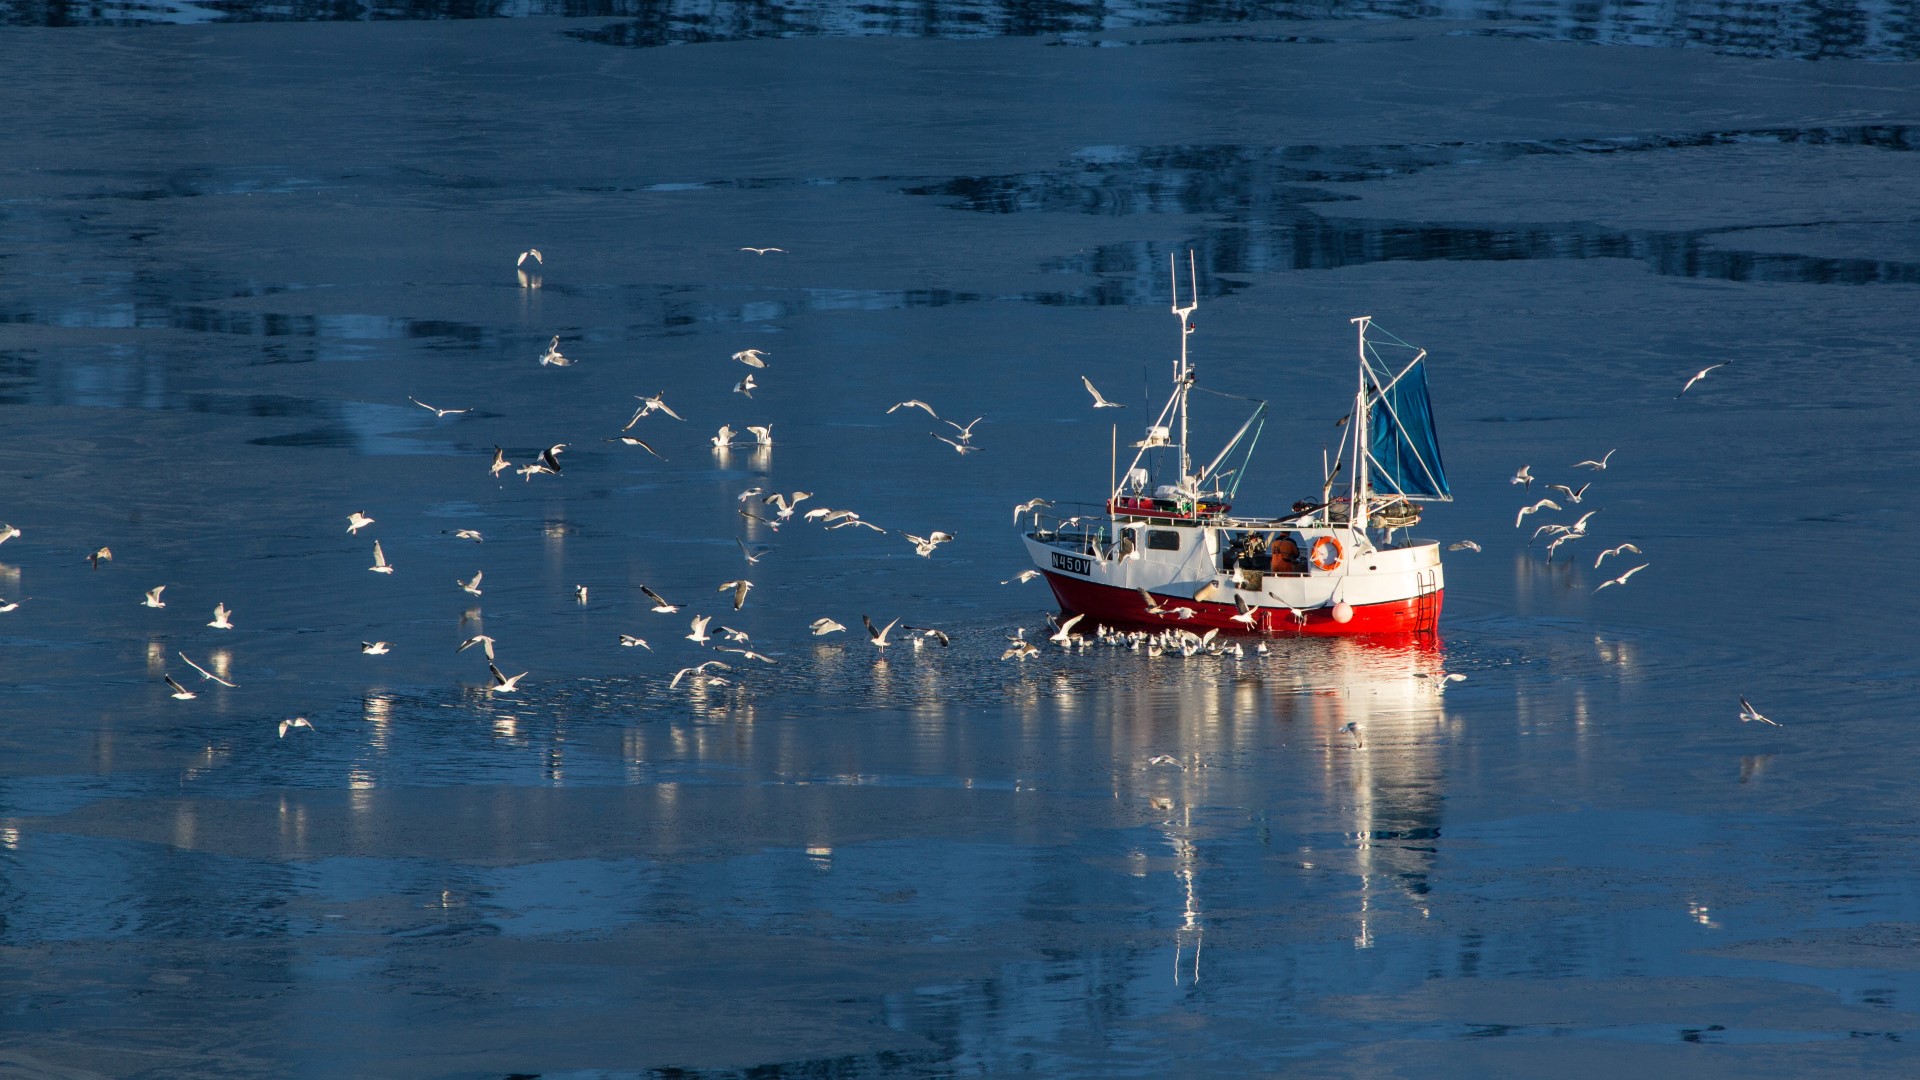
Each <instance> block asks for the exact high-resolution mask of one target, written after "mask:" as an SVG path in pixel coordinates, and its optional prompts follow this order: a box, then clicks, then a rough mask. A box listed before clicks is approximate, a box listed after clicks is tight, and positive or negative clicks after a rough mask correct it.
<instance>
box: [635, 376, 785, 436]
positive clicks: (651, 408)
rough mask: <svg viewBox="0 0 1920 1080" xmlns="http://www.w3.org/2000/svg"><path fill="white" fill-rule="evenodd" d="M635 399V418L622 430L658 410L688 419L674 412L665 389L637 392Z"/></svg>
mask: <svg viewBox="0 0 1920 1080" xmlns="http://www.w3.org/2000/svg"><path fill="white" fill-rule="evenodd" d="M748 378H752V376H751V375H749V376H748ZM633 400H635V401H637V402H639V403H640V407H639V408H638V409H635V410H634V412H633V419H631V420H629V421H627V426H626V427H623V428H621V429H620V430H621V431H628V430H631V429H632V428H633V425H635V424H637V423H639V422H640V420H641V418H643V417H646V416H651V415H652V414H654V413H657V412H663V413H666V414H667V415H668V416H671V417H673V418H674V419H675V420H680V421H683V422H684V421H685V420H686V417H684V416H681V415H680V414H679V413H677V412H674V411H673V409H672V408H670V407H669V406H668V405H667V392H666V391H665V390H662V391H660V392H659V393H657V394H655V395H653V396H652V397H641V396H640V395H639V394H635V395H633Z"/></svg>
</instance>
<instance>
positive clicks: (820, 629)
mask: <svg viewBox="0 0 1920 1080" xmlns="http://www.w3.org/2000/svg"><path fill="white" fill-rule="evenodd" d="M807 628H808V629H810V630H812V631H813V636H814V637H824V636H826V635H828V634H833V633H838V632H839V631H842V630H845V629H846V627H844V626H841V625H840V624H839V623H837V622H834V621H833V620H832V619H815V620H813V622H812V623H810V624H808V627H807Z"/></svg>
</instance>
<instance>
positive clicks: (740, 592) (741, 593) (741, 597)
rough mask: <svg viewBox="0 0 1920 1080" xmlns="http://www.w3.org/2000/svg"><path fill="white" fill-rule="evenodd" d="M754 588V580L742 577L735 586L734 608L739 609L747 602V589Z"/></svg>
mask: <svg viewBox="0 0 1920 1080" xmlns="http://www.w3.org/2000/svg"><path fill="white" fill-rule="evenodd" d="M751 588H753V582H751V581H747V580H745V579H742V580H741V582H740V583H739V584H738V585H735V586H734V587H733V610H735V611H739V610H740V609H741V608H742V607H744V606H746V603H747V590H748V589H751Z"/></svg>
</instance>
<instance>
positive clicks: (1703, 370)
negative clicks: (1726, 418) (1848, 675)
mask: <svg viewBox="0 0 1920 1080" xmlns="http://www.w3.org/2000/svg"><path fill="white" fill-rule="evenodd" d="M1732 362H1733V361H1731V360H1727V361H1723V362H1721V363H1718V364H1714V365H1711V366H1709V367H1703V368H1701V369H1700V370H1699V371H1697V372H1695V373H1694V376H1693V378H1691V379H1688V380H1687V385H1685V386H1683V387H1681V388H1680V394H1684V393H1686V392H1687V391H1689V390H1691V389H1693V384H1694V383H1697V382H1699V381H1700V380H1701V379H1704V378H1706V377H1707V372H1709V371H1712V370H1713V369H1714V368H1723V367H1726V366H1727V365H1728V364H1731V363H1732ZM1680 394H1675V395H1673V400H1675V401H1679V400H1680ZM1762 719H1764V717H1763V718H1762Z"/></svg>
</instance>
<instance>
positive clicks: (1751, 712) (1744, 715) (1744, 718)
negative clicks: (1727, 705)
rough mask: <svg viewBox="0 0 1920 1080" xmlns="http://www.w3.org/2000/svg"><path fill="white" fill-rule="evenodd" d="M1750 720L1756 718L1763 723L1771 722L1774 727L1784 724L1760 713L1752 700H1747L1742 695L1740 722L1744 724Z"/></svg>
mask: <svg viewBox="0 0 1920 1080" xmlns="http://www.w3.org/2000/svg"><path fill="white" fill-rule="evenodd" d="M1750 720H1758V721H1760V722H1761V723H1763V724H1772V725H1773V726H1774V727H1782V726H1784V725H1782V724H1781V723H1780V721H1778V720H1770V719H1768V718H1767V717H1765V716H1762V715H1760V710H1759V709H1756V708H1754V707H1753V702H1751V701H1748V700H1747V699H1746V697H1745V696H1742V697H1741V698H1740V722H1741V723H1743V724H1744V723H1747V722H1748V721H1750Z"/></svg>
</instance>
